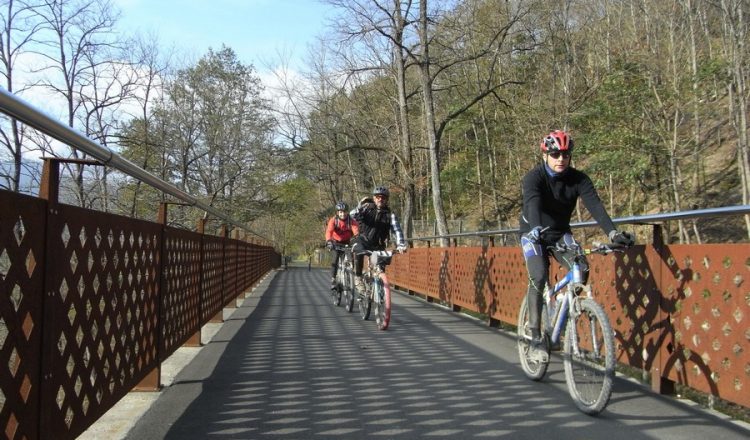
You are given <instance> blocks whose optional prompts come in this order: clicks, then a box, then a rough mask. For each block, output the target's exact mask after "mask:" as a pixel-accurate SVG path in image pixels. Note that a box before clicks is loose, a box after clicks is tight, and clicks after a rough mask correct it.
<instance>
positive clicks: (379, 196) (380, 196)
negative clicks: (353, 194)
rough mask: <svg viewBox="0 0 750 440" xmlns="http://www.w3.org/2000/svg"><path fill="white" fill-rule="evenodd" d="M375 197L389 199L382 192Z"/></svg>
mask: <svg viewBox="0 0 750 440" xmlns="http://www.w3.org/2000/svg"><path fill="white" fill-rule="evenodd" d="M375 198H376V199H386V200H387V199H388V197H386V196H384V195H382V194H378V195H376V196H375Z"/></svg>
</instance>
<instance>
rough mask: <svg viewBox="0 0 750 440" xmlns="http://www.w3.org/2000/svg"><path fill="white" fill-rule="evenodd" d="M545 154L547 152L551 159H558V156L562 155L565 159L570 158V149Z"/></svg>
mask: <svg viewBox="0 0 750 440" xmlns="http://www.w3.org/2000/svg"><path fill="white" fill-rule="evenodd" d="M547 154H549V155H550V157H551V158H553V159H559V158H560V156H562V157H563V158H565V159H570V151H553V152H551V153H547Z"/></svg>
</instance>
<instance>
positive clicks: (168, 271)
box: [160, 228, 201, 360]
mask: <svg viewBox="0 0 750 440" xmlns="http://www.w3.org/2000/svg"><path fill="white" fill-rule="evenodd" d="M164 252H165V261H164V273H163V276H164V280H163V283H162V285H163V286H164V288H165V291H164V293H163V295H162V304H161V314H162V323H163V330H162V350H161V353H160V354H161V359H162V360H164V359H166V358H167V357H169V355H170V354H172V353H173V352H174V351H175V350H176V349H177V348H179V347H180V346H181V345H182V344H184V343H185V341H187V340H188V339H189V338H190V336H192V335H193V334H194V333H195V332H197V331H198V330H199V329H200V327H199V326H200V316H199V311H200V307H199V306H200V277H201V264H200V263H201V234H198V233H194V232H188V231H183V230H179V229H175V228H167V229H166V235H165V237H164Z"/></svg>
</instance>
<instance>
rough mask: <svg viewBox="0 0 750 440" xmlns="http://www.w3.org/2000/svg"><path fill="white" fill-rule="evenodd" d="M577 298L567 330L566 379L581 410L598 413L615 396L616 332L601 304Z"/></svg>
mask: <svg viewBox="0 0 750 440" xmlns="http://www.w3.org/2000/svg"><path fill="white" fill-rule="evenodd" d="M576 301H577V303H576V304H574V307H573V316H570V317H569V318H568V328H567V330H566V332H565V333H566V335H565V352H564V357H563V364H564V366H565V382H566V383H567V385H568V391H569V392H570V397H572V398H573V401H574V402H575V404H576V406H577V407H578V409H579V410H580V411H581V412H583V413H585V414H589V415H595V414H598V413H600V412H601V411H602V410H603V409H604V408H605V407H606V406H607V403H608V402H609V398H610V397H611V395H612V383H613V379H614V375H615V342H614V333H613V331H612V325H611V324H610V322H609V318H608V317H607V314H606V313H605V312H604V309H603V308H602V306H601V305H599V304H598V303H597V302H596V301H594V300H593V299H590V298H579V299H577V300H576ZM594 347H598V348H597V349H596V350H594Z"/></svg>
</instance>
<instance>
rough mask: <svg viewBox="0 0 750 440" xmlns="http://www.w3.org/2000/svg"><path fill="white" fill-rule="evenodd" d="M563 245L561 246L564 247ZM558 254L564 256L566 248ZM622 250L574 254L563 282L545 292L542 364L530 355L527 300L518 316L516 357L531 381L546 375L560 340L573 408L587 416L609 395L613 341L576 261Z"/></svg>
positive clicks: (610, 246)
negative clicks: (591, 255)
mask: <svg viewBox="0 0 750 440" xmlns="http://www.w3.org/2000/svg"><path fill="white" fill-rule="evenodd" d="M562 246H564V245H562ZM562 246H559V247H558V248H557V249H559V250H561V251H565V250H566V247H562ZM624 250H625V247H624V246H622V245H618V244H614V243H607V244H595V245H594V248H592V249H581V248H577V255H576V257H575V258H574V260H573V264H572V266H571V268H570V270H569V271H568V272H567V273H566V274H565V277H564V278H563V279H562V280H560V281H559V282H558V283H556V284H555V285H554V286H553V287H552V288H550V286H549V283H548V284H547V285H546V286H545V289H544V302H543V305H542V315H541V327H542V333H543V337H542V339H543V341H542V342H543V345H544V350H545V351H546V354H547V356H546V361H545V360H540V359H538V358H535V357H532V356H530V342H531V329H530V328H529V325H528V324H529V313H528V304H527V302H526V301H527V299H526V296H524V299H523V302H522V303H521V310H520V312H519V314H518V355H519V358H520V360H521V367H522V369H523V371H524V373H525V374H526V376H527V377H528V378H529V379H532V380H535V381H539V380H541V379H542V378H543V377H544V375H545V374H546V373H547V367H548V366H549V360H550V356H549V353H550V351H551V348H552V347H553V346H559V344H560V342H561V341H563V342H564V344H563V364H564V366H565V382H566V384H567V386H568V391H569V393H570V396H571V397H572V398H573V401H574V402H575V404H576V406H577V407H578V409H579V410H581V411H582V412H583V413H585V414H591V415H594V414H598V413H599V412H601V411H602V410H603V409H604V407H606V406H607V403H608V402H609V398H610V396H611V395H612V381H613V378H614V375H615V340H614V332H613V331H612V325H611V324H610V322H609V318H608V317H607V314H606V313H605V312H604V309H603V308H602V306H601V305H600V304H599V303H597V302H596V301H595V300H594V299H593V296H592V293H591V287H590V286H588V285H584V284H583V283H582V282H581V267H580V258H581V256H582V255H589V254H601V255H605V254H609V253H611V252H622V251H624Z"/></svg>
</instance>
